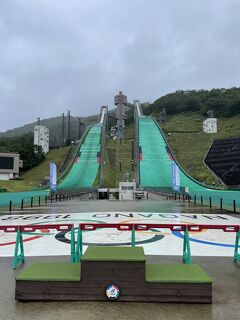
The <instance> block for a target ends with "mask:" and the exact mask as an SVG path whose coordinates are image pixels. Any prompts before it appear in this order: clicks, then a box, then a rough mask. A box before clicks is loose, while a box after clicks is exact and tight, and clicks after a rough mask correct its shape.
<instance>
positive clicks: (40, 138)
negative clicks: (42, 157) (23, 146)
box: [34, 125, 49, 153]
mask: <svg viewBox="0 0 240 320" xmlns="http://www.w3.org/2000/svg"><path fill="white" fill-rule="evenodd" d="M34 144H36V145H37V146H41V147H42V149H43V152H44V153H48V151H49V129H48V128H47V127H45V126H42V125H38V126H35V127H34Z"/></svg>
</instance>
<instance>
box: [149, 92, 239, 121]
mask: <svg viewBox="0 0 240 320" xmlns="http://www.w3.org/2000/svg"><path fill="white" fill-rule="evenodd" d="M163 108H166V111H167V114H170V115H172V114H176V113H181V112H189V111H191V112H199V113H200V114H202V115H204V116H207V112H208V111H209V110H213V111H214V116H215V117H232V116H234V115H236V114H238V113H240V88H235V87H234V88H231V89H212V90H188V91H184V90H178V91H176V92H174V93H169V94H167V95H165V96H162V97H160V98H159V99H157V100H156V101H155V102H154V103H152V104H150V106H149V107H148V108H146V109H145V114H146V115H148V114H151V113H153V112H154V113H155V112H160V111H162V109H163Z"/></svg>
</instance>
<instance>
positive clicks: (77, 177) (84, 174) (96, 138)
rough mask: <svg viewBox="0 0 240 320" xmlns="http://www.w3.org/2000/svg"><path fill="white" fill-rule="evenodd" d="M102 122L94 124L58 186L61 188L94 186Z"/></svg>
mask: <svg viewBox="0 0 240 320" xmlns="http://www.w3.org/2000/svg"><path fill="white" fill-rule="evenodd" d="M101 128H102V126H101V125H100V124H97V125H95V126H93V127H92V128H91V129H90V130H89V132H88V134H87V136H86V138H85V140H84V143H83V144H82V145H81V147H80V150H79V153H78V157H77V158H76V159H75V161H74V163H73V165H72V168H71V170H70V172H69V174H68V175H67V177H66V178H65V180H64V181H63V182H62V183H61V184H60V185H59V186H58V188H59V189H70V188H88V187H92V186H93V184H94V181H95V178H96V176H97V172H98V168H99V163H98V154H99V152H100V149H101V144H100V138H101Z"/></svg>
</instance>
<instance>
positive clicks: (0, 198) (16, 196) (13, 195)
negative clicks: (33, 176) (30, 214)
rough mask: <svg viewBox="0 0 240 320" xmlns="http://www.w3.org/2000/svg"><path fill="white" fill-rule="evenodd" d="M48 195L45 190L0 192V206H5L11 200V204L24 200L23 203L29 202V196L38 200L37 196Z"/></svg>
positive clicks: (17, 203)
mask: <svg viewBox="0 0 240 320" xmlns="http://www.w3.org/2000/svg"><path fill="white" fill-rule="evenodd" d="M47 195H49V191H47V190H41V191H40V190H39V191H25V192H4V193H1V194H0V207H5V206H8V205H9V202H10V201H12V205H13V206H16V205H19V204H20V203H21V201H22V199H23V200H24V204H26V203H30V201H31V198H32V197H33V198H34V201H38V198H39V196H40V197H44V196H47Z"/></svg>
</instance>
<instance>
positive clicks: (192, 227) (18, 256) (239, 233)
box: [0, 223, 240, 270]
mask: <svg viewBox="0 0 240 320" xmlns="http://www.w3.org/2000/svg"><path fill="white" fill-rule="evenodd" d="M106 228H107V229H109V228H113V229H117V230H118V231H129V232H131V246H132V247H135V245H136V232H140V231H148V230H151V229H169V230H171V231H172V232H184V237H183V256H182V260H183V262H184V263H187V264H191V263H192V257H191V250H190V240H189V232H201V231H203V230H222V231H223V232H234V233H236V238H235V245H234V256H233V261H234V262H240V253H239V242H240V226H239V225H209V224H163V223H159V224H158V223H145V224H144V223H134V224H119V223H109V224H102V223H100V224H99V223H80V224H78V225H77V226H76V227H75V225H74V224H47V225H14V226H12V225H7V226H0V231H3V232H10V233H14V232H15V233H17V235H16V244H15V250H14V257H13V269H14V270H15V269H16V267H17V265H18V264H19V263H24V261H25V257H24V248H23V233H24V234H27V233H32V232H35V231H36V230H49V229H51V230H56V231H66V232H70V234H71V258H70V261H71V262H72V263H74V262H79V261H80V260H81V256H82V254H83V231H95V230H97V229H106ZM75 229H77V241H75ZM19 250H20V253H19Z"/></svg>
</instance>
